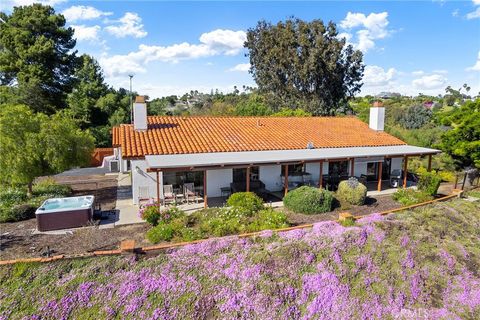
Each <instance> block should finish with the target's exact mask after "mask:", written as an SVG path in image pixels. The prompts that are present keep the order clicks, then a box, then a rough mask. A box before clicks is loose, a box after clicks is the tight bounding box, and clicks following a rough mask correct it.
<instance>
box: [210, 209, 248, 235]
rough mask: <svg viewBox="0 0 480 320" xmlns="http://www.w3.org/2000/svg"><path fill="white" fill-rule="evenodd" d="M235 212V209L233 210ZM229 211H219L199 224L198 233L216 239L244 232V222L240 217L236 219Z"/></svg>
mask: <svg viewBox="0 0 480 320" xmlns="http://www.w3.org/2000/svg"><path fill="white" fill-rule="evenodd" d="M234 210H235V209H234ZM234 210H229V209H223V210H221V211H219V214H218V215H217V216H212V217H209V218H207V219H204V220H202V221H201V222H200V231H201V232H202V233H204V234H207V235H213V236H216V237H222V236H227V235H231V234H236V233H240V232H243V231H245V229H246V226H245V221H244V219H243V218H242V217H236V216H234V215H233V214H231V213H230V211H234Z"/></svg>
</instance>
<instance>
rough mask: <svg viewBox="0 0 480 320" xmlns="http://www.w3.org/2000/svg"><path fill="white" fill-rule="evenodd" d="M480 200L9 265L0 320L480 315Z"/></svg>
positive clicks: (3, 275)
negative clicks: (120, 253)
mask: <svg viewBox="0 0 480 320" xmlns="http://www.w3.org/2000/svg"><path fill="white" fill-rule="evenodd" d="M479 270H480V204H479V203H476V204H475V203H470V202H468V201H465V200H453V201H450V202H445V203H437V204H435V205H431V206H428V207H423V208H419V209H417V210H415V211H410V212H404V213H399V214H397V215H390V216H388V217H381V216H373V217H372V218H368V219H364V220H363V221H360V222H359V223H357V225H356V226H354V227H348V228H345V227H342V226H340V225H339V224H336V223H334V222H324V223H319V224H316V225H315V226H314V228H313V229H312V230H306V231H305V230H294V231H290V232H286V233H282V234H280V235H273V236H272V233H271V232H268V231H267V232H264V233H263V236H262V237H258V238H255V239H241V240H238V239H235V238H231V239H224V240H220V241H208V242H205V243H202V244H198V245H191V246H188V247H185V248H183V249H180V250H176V251H173V252H170V253H166V254H160V255H159V256H157V257H154V258H149V259H140V260H139V261H135V260H134V259H133V258H125V257H105V258H98V259H85V260H74V261H62V262H58V263H53V264H42V265H27V264H18V265H16V266H12V267H3V268H0V281H1V283H2V285H1V288H0V318H2V316H3V317H5V318H13V319H19V318H22V317H24V316H27V317H28V319H38V318H35V317H31V318H30V316H40V318H42V319H60V318H74V319H104V318H106V319H111V318H127V319H211V318H229V319H238V318H243V319H272V318H273V319H311V318H314V319H441V318H443V319H454V318H465V319H479V318H480V274H479Z"/></svg>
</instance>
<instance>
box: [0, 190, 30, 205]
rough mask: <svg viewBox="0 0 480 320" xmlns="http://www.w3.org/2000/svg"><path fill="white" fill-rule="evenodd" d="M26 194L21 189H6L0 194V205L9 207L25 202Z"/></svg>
mask: <svg viewBox="0 0 480 320" xmlns="http://www.w3.org/2000/svg"><path fill="white" fill-rule="evenodd" d="M27 198H28V197H27V192H26V191H23V190H21V189H7V190H4V191H2V192H0V204H2V205H7V206H11V205H13V204H16V203H21V202H24V201H25V200H27Z"/></svg>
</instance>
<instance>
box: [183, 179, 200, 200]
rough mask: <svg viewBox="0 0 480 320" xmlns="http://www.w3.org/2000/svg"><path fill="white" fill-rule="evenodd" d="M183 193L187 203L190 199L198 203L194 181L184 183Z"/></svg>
mask: <svg viewBox="0 0 480 320" xmlns="http://www.w3.org/2000/svg"><path fill="white" fill-rule="evenodd" d="M183 194H184V196H185V200H186V201H187V203H188V202H189V201H190V200H193V201H196V202H197V203H198V200H199V199H198V197H197V193H196V192H195V186H194V184H193V183H185V184H184V185H183Z"/></svg>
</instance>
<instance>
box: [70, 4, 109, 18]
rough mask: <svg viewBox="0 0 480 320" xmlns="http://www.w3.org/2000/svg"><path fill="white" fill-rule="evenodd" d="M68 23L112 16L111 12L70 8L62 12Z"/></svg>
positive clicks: (89, 8) (86, 8)
mask: <svg viewBox="0 0 480 320" xmlns="http://www.w3.org/2000/svg"><path fill="white" fill-rule="evenodd" d="M62 14H63V15H64V16H65V19H67V21H68V22H76V21H80V20H92V19H97V18H100V17H102V16H109V15H112V12H104V11H100V10H98V9H97V8H94V7H90V6H71V7H70V8H67V9H65V10H63V11H62Z"/></svg>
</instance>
